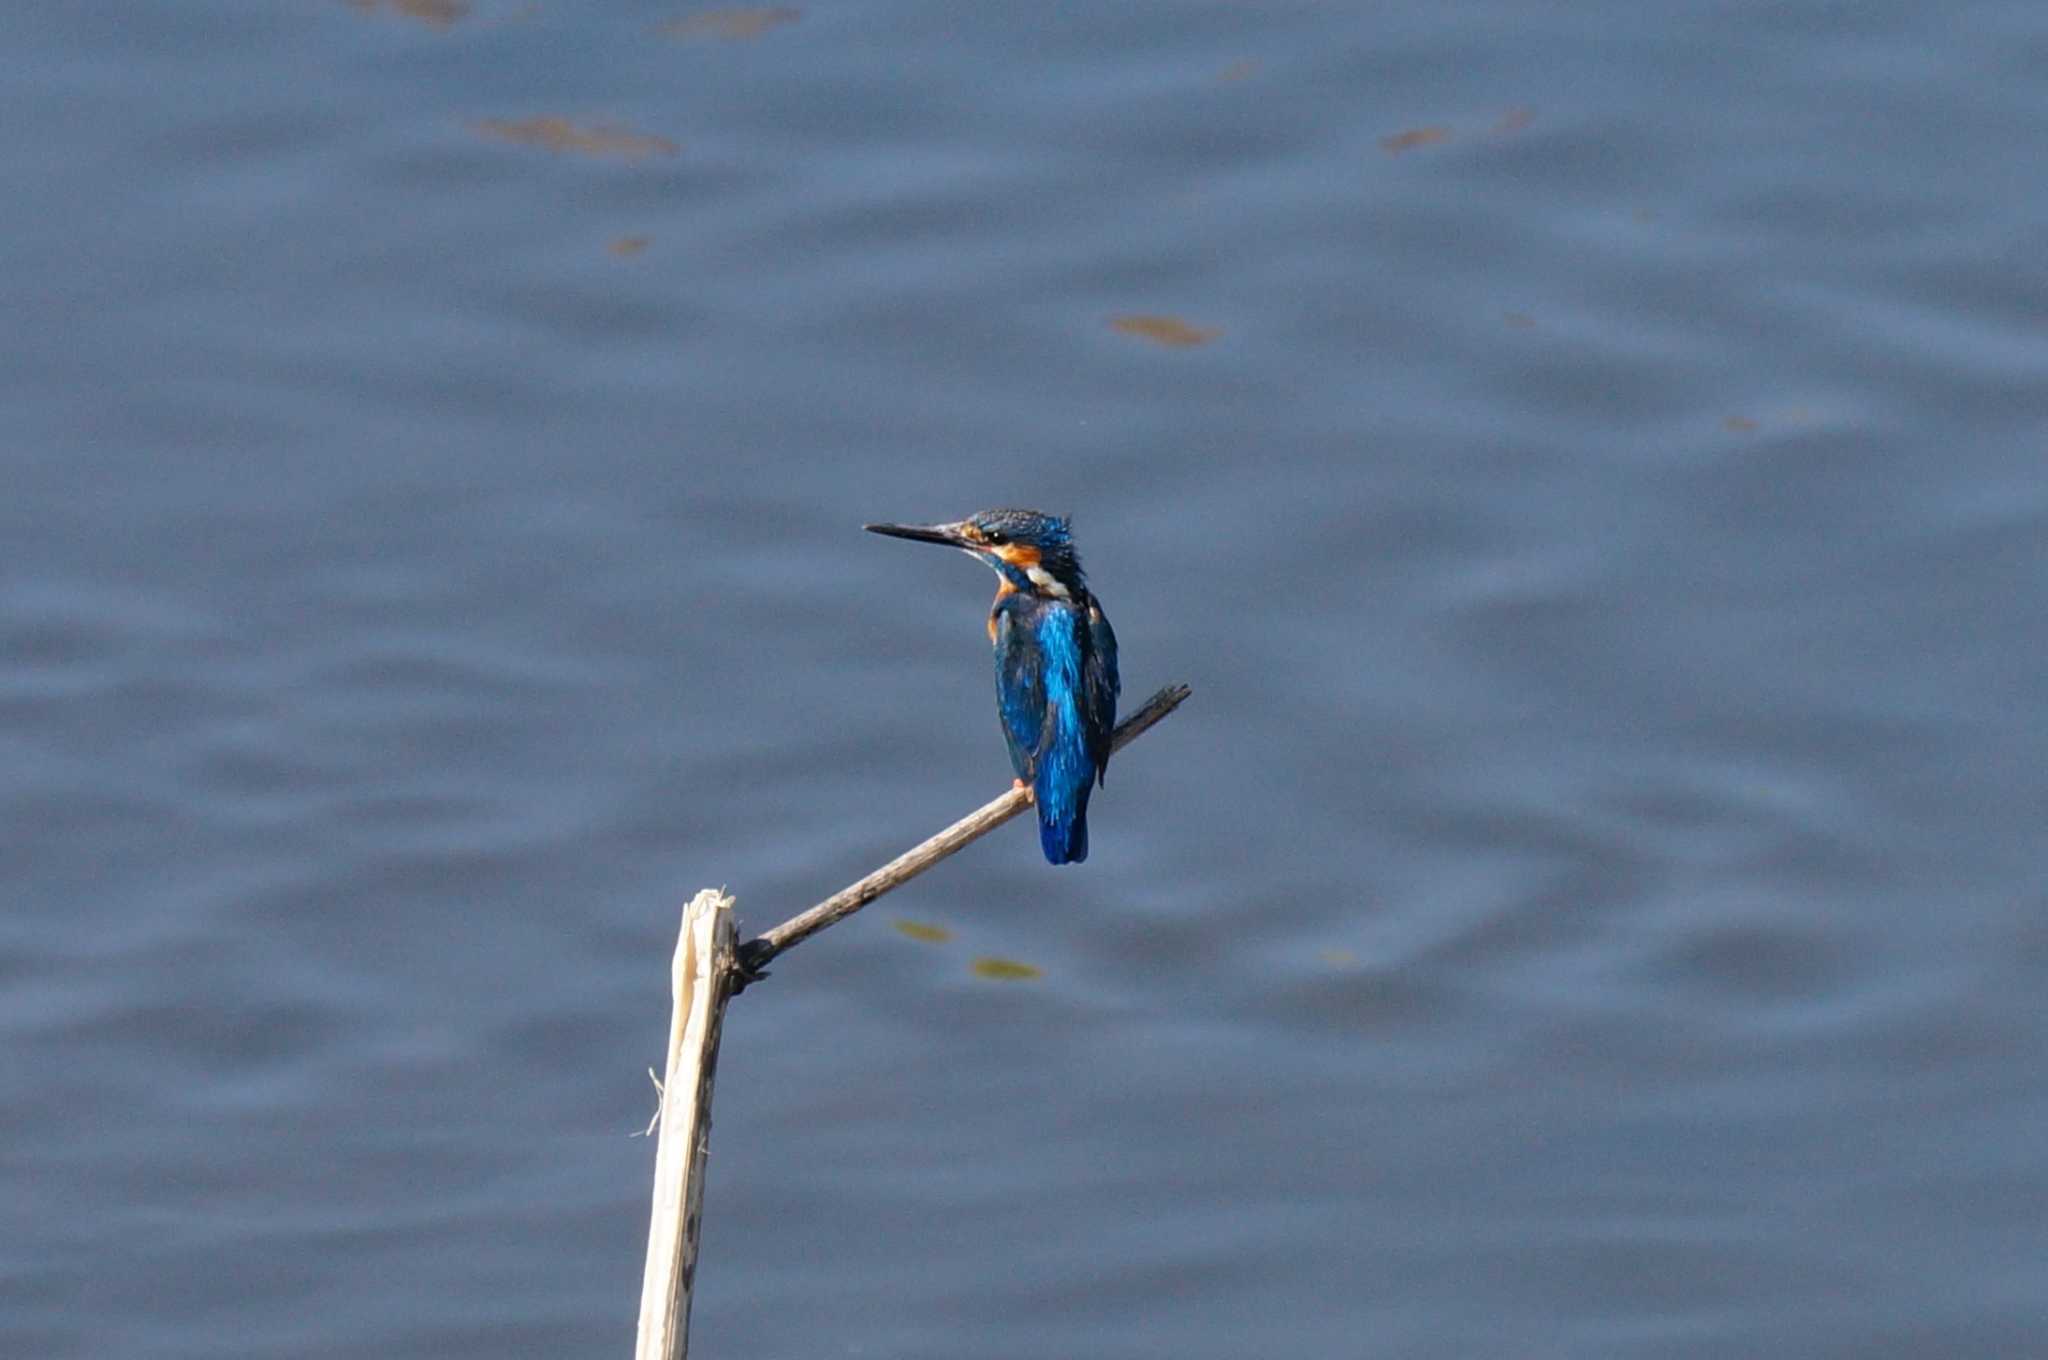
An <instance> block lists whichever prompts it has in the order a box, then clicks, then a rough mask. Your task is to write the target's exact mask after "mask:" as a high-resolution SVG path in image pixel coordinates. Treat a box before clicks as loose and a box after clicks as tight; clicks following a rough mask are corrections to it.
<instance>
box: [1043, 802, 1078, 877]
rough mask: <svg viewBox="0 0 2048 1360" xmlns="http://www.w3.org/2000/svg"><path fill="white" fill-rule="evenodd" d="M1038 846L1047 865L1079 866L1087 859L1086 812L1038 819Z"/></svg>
mask: <svg viewBox="0 0 2048 1360" xmlns="http://www.w3.org/2000/svg"><path fill="white" fill-rule="evenodd" d="M1038 845H1039V848H1040V849H1041V850H1043V851H1045V858H1046V862H1047V863H1049V864H1079V863H1080V862H1081V861H1082V860H1084V859H1086V858H1088V811H1087V809H1085V808H1083V809H1081V810H1079V811H1077V812H1075V813H1074V814H1073V815H1072V816H1070V817H1061V818H1054V817H1048V816H1045V815H1044V814H1043V813H1041V814H1040V815H1039V818H1038Z"/></svg>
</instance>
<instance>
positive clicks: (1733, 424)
mask: <svg viewBox="0 0 2048 1360" xmlns="http://www.w3.org/2000/svg"><path fill="white" fill-rule="evenodd" d="M1721 428H1722V429H1724V430H1728V431H1730V432H1731V433H1734V434H1748V433H1749V432H1750V431H1751V430H1754V429H1756V428H1757V422H1756V421H1754V420H1751V419H1750V418H1749V417H1748V416H1730V417H1728V418H1727V419H1726V420H1724V421H1722V422H1721Z"/></svg>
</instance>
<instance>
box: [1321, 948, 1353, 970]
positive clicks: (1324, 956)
mask: <svg viewBox="0 0 2048 1360" xmlns="http://www.w3.org/2000/svg"><path fill="white" fill-rule="evenodd" d="M1316 957H1317V958H1319V959H1321V960H1322V961H1323V962H1324V963H1327V964H1329V965H1330V966H1331V967H1332V968H1349V967H1350V966H1351V965H1352V964H1354V963H1357V962H1358V955H1356V954H1354V953H1352V952H1351V951H1350V950H1348V949H1318V950H1317V951H1316Z"/></svg>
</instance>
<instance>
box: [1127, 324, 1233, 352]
mask: <svg viewBox="0 0 2048 1360" xmlns="http://www.w3.org/2000/svg"><path fill="white" fill-rule="evenodd" d="M1109 324H1110V325H1111V326H1114V327H1115V328H1116V329H1117V330H1119V331H1122V332H1123V333H1124V334H1125V335H1135V336H1137V337H1138V338H1139V339H1141V340H1150V341H1151V342H1152V343H1153V344H1155V345H1170V346H1172V347H1174V348H1175V349H1185V348H1187V347H1188V346H1190V345H1206V344H1208V343H1209V342H1210V341H1211V340H1214V339H1215V338H1216V337H1217V336H1219V335H1221V334H1223V332H1222V331H1219V330H1211V329H1209V328H1207V327H1203V326H1190V325H1189V324H1188V323H1187V322H1185V321H1182V320H1181V319H1180V318H1179V317H1175V316H1117V317H1111V318H1110V322H1109Z"/></svg>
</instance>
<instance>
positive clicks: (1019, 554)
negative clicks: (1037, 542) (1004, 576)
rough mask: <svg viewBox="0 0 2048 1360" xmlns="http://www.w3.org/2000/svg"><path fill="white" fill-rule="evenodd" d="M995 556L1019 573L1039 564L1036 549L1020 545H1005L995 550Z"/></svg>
mask: <svg viewBox="0 0 2048 1360" xmlns="http://www.w3.org/2000/svg"><path fill="white" fill-rule="evenodd" d="M996 556H997V557H1000V558H1002V559H1003V560H1004V561H1005V562H1008V563H1009V564H1010V565H1011V566H1013V567H1016V568H1017V569H1018V570H1020V571H1028V570H1030V569H1031V568H1032V567H1035V566H1037V565H1038V562H1039V551H1038V549H1036V548H1033V547H1029V546H1027V545H1025V544H1022V543H1005V544H1004V545H1003V546H1002V547H1000V548H997V549H996Z"/></svg>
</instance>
